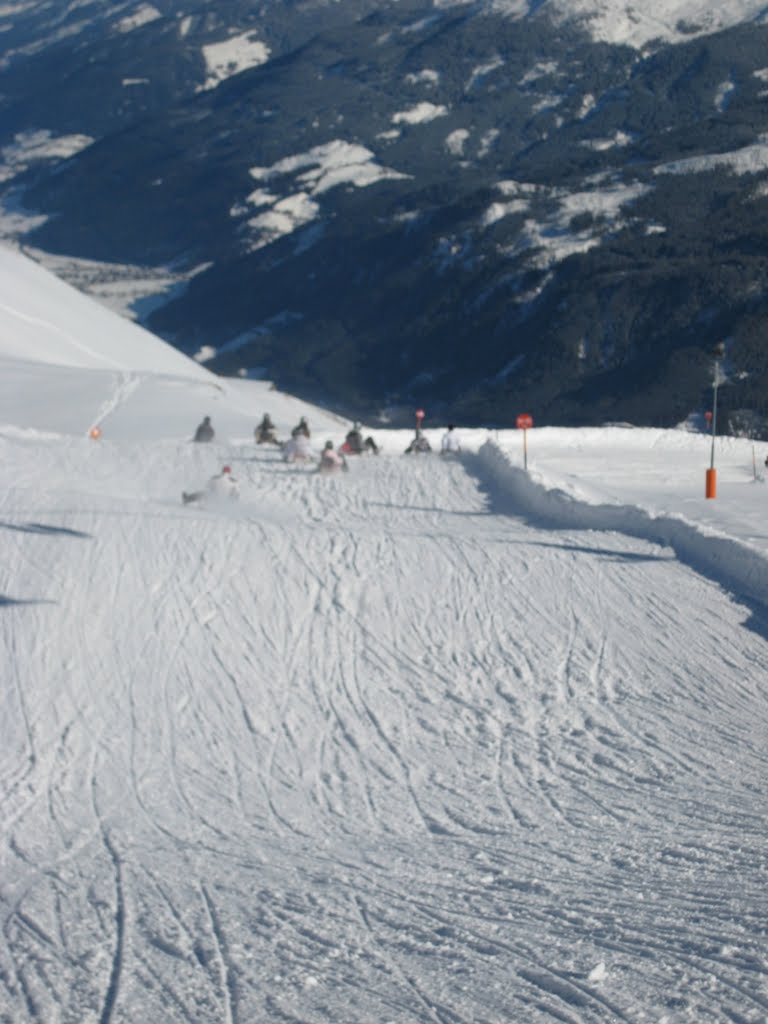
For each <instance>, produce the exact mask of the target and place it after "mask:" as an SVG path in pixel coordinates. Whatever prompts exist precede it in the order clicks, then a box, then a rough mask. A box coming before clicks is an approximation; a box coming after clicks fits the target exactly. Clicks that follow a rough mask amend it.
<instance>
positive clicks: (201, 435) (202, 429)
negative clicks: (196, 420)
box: [192, 416, 214, 441]
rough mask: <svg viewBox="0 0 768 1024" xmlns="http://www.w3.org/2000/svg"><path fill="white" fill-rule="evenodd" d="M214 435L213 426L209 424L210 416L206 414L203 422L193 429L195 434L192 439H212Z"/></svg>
mask: <svg viewBox="0 0 768 1024" xmlns="http://www.w3.org/2000/svg"><path fill="white" fill-rule="evenodd" d="M213 437H214V433H213V427H212V426H211V417H210V416H206V417H205V418H204V419H203V422H202V423H201V424H200V425H199V426H198V428H197V430H196V431H195V436H194V437H193V438H192V440H193V441H212V440H213Z"/></svg>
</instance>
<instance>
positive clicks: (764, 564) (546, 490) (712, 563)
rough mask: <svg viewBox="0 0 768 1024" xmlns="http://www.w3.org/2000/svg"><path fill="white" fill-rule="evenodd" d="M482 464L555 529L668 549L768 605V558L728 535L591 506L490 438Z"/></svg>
mask: <svg viewBox="0 0 768 1024" xmlns="http://www.w3.org/2000/svg"><path fill="white" fill-rule="evenodd" d="M478 457H479V459H480V461H481V464H482V466H483V468H484V470H485V471H486V473H489V474H490V476H491V477H492V479H493V481H494V483H495V485H496V486H497V487H498V488H499V490H500V491H501V492H503V494H504V496H505V497H506V498H507V499H511V500H512V502H513V503H514V507H515V509H516V510H517V511H518V512H520V513H522V514H523V515H525V516H527V517H528V518H529V519H530V520H532V521H535V522H536V523H537V524H539V525H542V526H546V527H552V528H555V529H563V528H567V529H576V530H614V531H616V532H618V533H625V534H627V535H628V536H631V537H640V538H642V539H643V540H648V541H650V542H652V543H655V544H662V545H664V546H665V547H670V548H672V550H673V551H674V552H675V554H676V556H677V557H678V558H679V559H680V561H681V562H684V563H685V564H686V565H689V566H690V567H691V568H692V569H693V570H694V571H695V572H698V573H700V574H701V575H702V576H706V577H708V578H709V579H712V580H714V581H715V582H717V583H719V584H720V585H721V586H723V587H725V588H726V589H728V590H730V591H731V592H732V593H733V594H734V596H736V597H742V598H747V599H749V600H751V601H754V602H756V603H758V604H759V605H761V606H763V607H766V608H768V559H767V558H766V557H765V556H764V555H763V554H762V552H760V551H758V550H755V549H754V548H751V547H749V546H748V545H747V544H744V543H742V542H741V541H739V540H736V539H734V538H732V537H728V536H725V535H724V534H720V533H718V532H717V531H714V530H709V529H707V528H705V527H702V526H698V525H696V524H695V523H691V522H689V521H688V520H686V519H684V518H683V517H682V516H676V515H654V514H653V513H651V512H648V511H647V510H646V509H643V508H639V507H637V506H634V505H592V504H589V503H588V502H585V501H580V500H578V499H577V498H574V497H573V496H572V495H570V494H567V493H566V492H565V491H563V490H560V489H558V488H552V487H548V486H546V484H544V483H542V482H540V481H537V480H536V479H535V475H531V474H530V473H528V472H526V471H525V470H523V469H521V468H519V467H518V466H513V465H512V464H511V463H510V461H509V459H508V458H507V456H506V455H505V454H504V452H502V451H501V450H500V448H499V447H498V446H497V445H496V444H495V443H494V442H493V441H486V442H485V444H483V445H482V446H481V448H480V449H479V451H478Z"/></svg>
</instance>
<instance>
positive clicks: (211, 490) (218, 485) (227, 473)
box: [181, 466, 240, 505]
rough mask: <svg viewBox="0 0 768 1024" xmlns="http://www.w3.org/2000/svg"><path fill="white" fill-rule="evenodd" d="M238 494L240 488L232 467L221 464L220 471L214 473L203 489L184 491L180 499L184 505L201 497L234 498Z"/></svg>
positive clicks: (199, 499)
mask: <svg viewBox="0 0 768 1024" xmlns="http://www.w3.org/2000/svg"><path fill="white" fill-rule="evenodd" d="M239 496H240V489H239V487H238V485H237V480H235V478H234V477H233V476H232V467H231V466H223V467H222V470H221V472H220V473H216V474H215V475H214V476H212V477H211V479H210V480H209V481H208V483H207V485H206V487H205V490H203V491H184V493H183V494H182V496H181V500H182V501H183V503H184V504H185V505H189V503H190V502H192V501H201V500H202V499H203V498H206V497H211V498H229V499H231V500H234V499H236V498H238V497H239Z"/></svg>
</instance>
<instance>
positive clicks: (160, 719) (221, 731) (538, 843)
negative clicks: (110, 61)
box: [0, 254, 768, 1024]
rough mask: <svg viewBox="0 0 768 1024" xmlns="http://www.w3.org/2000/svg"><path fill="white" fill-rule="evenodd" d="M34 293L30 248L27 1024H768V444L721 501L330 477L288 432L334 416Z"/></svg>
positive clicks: (459, 474)
mask: <svg viewBox="0 0 768 1024" xmlns="http://www.w3.org/2000/svg"><path fill="white" fill-rule="evenodd" d="M39 273H40V274H41V276H39V277H38V276H37V274H38V271H37V268H33V267H31V266H30V265H29V264H28V262H27V261H24V260H23V259H22V258H21V257H18V256H16V255H15V254H13V255H12V254H6V255H4V256H3V274H2V275H1V276H0V366H1V368H2V374H1V375H0V467H2V470H1V471H2V474H3V487H2V489H1V490H0V542H1V543H2V558H1V559H0V702H1V704H0V794H1V795H2V804H1V807H2V832H1V833H0V858H1V860H0V863H1V865H2V869H1V870H0V914H1V915H2V929H0V936H1V938H0V1021H2V1022H3V1024H21V1022H44V1024H54V1022H62V1024H63V1022H67V1024H86V1022H94V1024H118V1022H120V1024H123V1022H130V1024H137V1022H144V1021H153V1022H155V1021H156V1022H162V1024H166V1022H168V1024H170V1022H195V1024H237V1022H239V1024H253V1022H269V1024H271V1022H292V1024H293V1022H306V1024H316V1022H333V1024H342V1022H350V1024H387V1022H392V1024H401V1022H402V1024H411V1022H430V1024H435V1022H437V1024H517V1022H520V1024H529V1022H531V1024H539V1022H547V1024H549V1022H558V1024H563V1022H565V1024H591V1022H604V1024H607V1022H621V1021H627V1022H633V1024H635V1022H653V1024H681V1022H694V1024H723V1022H733V1024H736V1022H738V1024H764V1022H765V1021H766V1020H768V941H767V940H768V935H767V931H768V924H767V922H768V905H767V904H768V901H767V900H766V882H767V881H768V879H767V878H766V867H767V865H768V852H767V847H766V837H767V832H768V830H767V829H766V810H767V809H768V808H767V806H766V804H767V801H766V778H767V777H768V763H767V762H768V751H767V747H766V739H767V738H768V737H767V735H766V712H767V711H768V706H767V705H768V702H767V700H766V696H767V694H768V683H767V674H766V667H768V647H767V645H766V637H767V636H768V620H767V619H766V595H768V583H767V581H766V575H765V567H766V565H767V564H768V530H766V527H765V519H766V516H765V513H766V502H768V488H767V487H766V485H765V484H763V483H762V482H761V480H760V479H759V477H760V470H761V469H763V468H764V467H763V466H762V459H763V458H764V457H765V450H759V448H760V446H757V448H758V450H756V451H754V457H755V461H754V462H753V448H752V445H751V443H750V442H748V441H738V440H735V439H721V440H718V442H717V445H716V459H717V461H718V468H719V477H718V486H719V493H718V497H717V498H716V499H715V500H710V501H707V500H706V499H705V498H704V473H705V469H706V467H707V466H708V465H709V459H710V440H709V439H708V438H707V437H705V436H704V435H697V434H695V433H689V432H686V431H644V430H632V429H622V428H618V427H616V428H605V429H604V430H589V431H579V430H555V429H554V428H549V429H547V428H542V429H538V428H536V429H534V430H531V431H528V434H527V438H526V440H527V454H528V469H527V471H526V470H525V469H524V468H523V465H522V463H523V447H522V435H521V434H520V433H519V432H514V431H508V432H500V433H499V434H496V433H495V432H493V431H468V430H466V431H465V430H462V429H461V428H460V427H459V428H457V430H458V433H459V434H460V438H461V440H462V443H463V447H464V451H463V452H462V454H461V455H460V456H458V457H454V458H452V457H447V458H443V457H441V456H439V455H437V454H432V455H425V456H420V455H409V456H405V455H403V454H402V453H403V449H404V448H405V446H406V444H407V442H408V439H409V435H408V432H398V431H385V430H372V431H366V432H372V433H373V434H374V436H375V437H376V439H377V441H378V442H379V443H380V444H381V445H382V448H383V451H382V454H381V455H379V456H378V457H366V458H362V457H361V458H358V459H357V460H355V461H353V462H352V464H351V468H350V471H349V472H348V473H346V474H339V475H337V476H330V477H327V476H321V475H319V474H318V473H316V472H314V470H313V468H312V467H308V466H301V465H291V464H288V463H285V462H283V461H282V459H281V456H280V453H279V452H278V450H277V449H274V448H273V449H267V448H265V447H257V446H256V445H255V444H254V443H253V440H252V432H253V427H254V426H255V424H256V422H257V421H258V420H259V419H260V418H261V415H262V414H263V412H265V411H270V412H271V414H272V417H273V419H274V420H275V421H276V423H277V426H278V431H279V433H280V434H281V435H282V436H285V435H286V434H287V432H288V430H289V428H290V427H291V426H292V425H293V424H294V423H295V422H296V420H297V419H298V417H299V416H300V415H301V414H302V413H303V414H305V415H307V416H308V418H309V421H310V426H311V427H312V428H313V438H312V441H313V444H316V445H317V447H320V446H322V443H323V442H324V441H325V439H326V437H329V438H332V439H333V440H334V441H336V442H338V441H340V440H341V439H342V438H343V436H344V434H345V431H346V429H347V427H348V424H346V423H345V422H344V421H342V420H341V419H340V418H338V417H335V416H333V415H332V414H330V413H327V412H324V411H322V410H320V409H315V408H311V407H308V406H306V405H304V404H303V403H300V402H298V401H297V400H295V399H292V398H290V396H286V395H282V394H280V393H279V392H276V391H272V390H270V389H269V387H268V385H264V384H254V383H249V382H246V381H224V380H221V379H218V378H215V377H213V376H212V375H210V374H208V373H207V372H206V371H204V370H203V369H202V368H200V367H199V366H197V365H196V364H194V363H192V362H191V361H184V360H183V359H182V358H181V357H178V359H179V361H178V362H176V361H175V358H176V355H177V354H176V353H169V352H168V351H167V347H166V346H163V345H162V343H160V342H156V352H157V363H156V366H154V367H153V365H152V358H151V351H152V345H151V343H150V341H149V340H148V337H147V336H146V334H145V333H144V332H141V334H133V332H138V331H139V328H137V327H136V326H135V325H132V324H127V323H126V322H124V321H121V320H118V318H117V317H114V316H112V319H111V320H110V321H109V322H107V321H104V320H102V319H101V318H102V317H103V316H104V313H103V311H102V310H101V309H100V308H99V307H96V306H95V305H93V304H92V303H90V302H89V301H86V300H83V303H84V304H83V305H82V306H81V305H80V304H79V302H75V299H74V297H73V296H71V295H69V296H68V295H67V293H66V291H61V290H60V289H62V288H63V286H61V285H60V284H59V283H58V282H55V281H54V280H53V279H51V278H50V277H49V276H48V275H43V274H42V272H39ZM31 278H34V281H35V288H36V291H35V295H36V300H34V299H31V298H30V294H31V293H30V292H29V290H28V289H25V287H24V282H25V281H29V280H30V279H31ZM65 298H66V301H65ZM78 298H79V297H78ZM17 303H18V304H19V305H18V306H17V305H16V304H17ZM25 303H26V304H25ZM78 317H79V318H80V320H79V326H78V322H77V318H78ZM94 321H98V324H97V327H96V328H94ZM20 323H22V324H24V325H25V326H24V329H25V331H28V334H27V342H26V343H27V344H28V346H29V351H28V353H27V356H26V358H23V357H22V354H20V352H19V351H18V348H17V347H15V346H14V340H13V339H14V337H15V330H16V328H17V327H18V325H19V324H20ZM35 324H36V325H37V327H36V331H37V334H36V333H35V329H33V328H34V327H35ZM62 325H63V326H62ZM123 332H125V333H123ZM99 337H101V343H102V344H103V345H104V346H105V348H104V362H103V365H98V362H99V361H98V358H97V357H96V356H95V355H94V353H98V349H99V344H100V342H99ZM79 338H82V339H84V343H85V344H86V347H87V349H88V351H87V352H84V350H83V348H82V347H80V348H78V345H77V344H76V342H77V341H78V339H79ZM56 339H58V347H57V341H56ZM120 339H122V340H120ZM521 411H522V410H521ZM205 414H208V415H210V416H211V417H212V420H213V423H214V427H215V428H216V429H217V436H216V439H215V440H214V442H213V443H212V444H210V445H196V444H192V443H190V441H189V438H190V436H191V434H192V433H193V431H194V428H195V426H196V425H197V423H198V422H199V421H200V419H201V418H202V416H203V415H205ZM427 422H428V421H427ZM97 424H98V425H99V426H100V427H101V429H102V434H101V437H100V439H98V440H94V439H92V438H91V437H90V436H89V431H90V430H91V428H92V427H93V426H94V425H97ZM441 434H442V428H438V427H435V429H434V430H433V431H432V432H430V434H429V436H430V438H431V439H432V441H433V442H434V443H435V445H436V446H437V445H438V444H439V439H440V435H441ZM762 448H763V449H764V448H765V446H762ZM225 462H226V463H229V464H230V465H231V466H232V468H233V470H234V471H235V473H236V475H237V477H238V479H239V482H240V489H241V497H240V500H239V501H237V502H227V503H226V504H220V505H217V504H215V503H210V502H209V503H207V504H200V505H190V506H187V507H183V506H182V505H181V502H180V494H181V491H182V490H183V489H184V488H189V487H196V486H199V485H201V484H204V483H205V481H206V479H207V478H208V477H209V476H210V475H211V474H212V473H214V472H216V471H217V470H218V469H220V467H221V466H222V465H223V464H224V463H225Z"/></svg>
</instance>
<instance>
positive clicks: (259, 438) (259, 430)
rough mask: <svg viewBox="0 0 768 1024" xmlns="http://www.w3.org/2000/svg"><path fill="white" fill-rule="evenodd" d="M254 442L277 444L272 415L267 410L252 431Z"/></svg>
mask: <svg viewBox="0 0 768 1024" xmlns="http://www.w3.org/2000/svg"><path fill="white" fill-rule="evenodd" d="M253 434H254V437H255V438H256V444H277V443H278V442H277V432H276V430H275V424H274V423H273V422H272V417H271V416H270V415H269V413H268V412H265V413H264V416H263V418H262V421H261V423H260V424H259V425H258V427H256V429H255V430H254V432H253Z"/></svg>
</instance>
